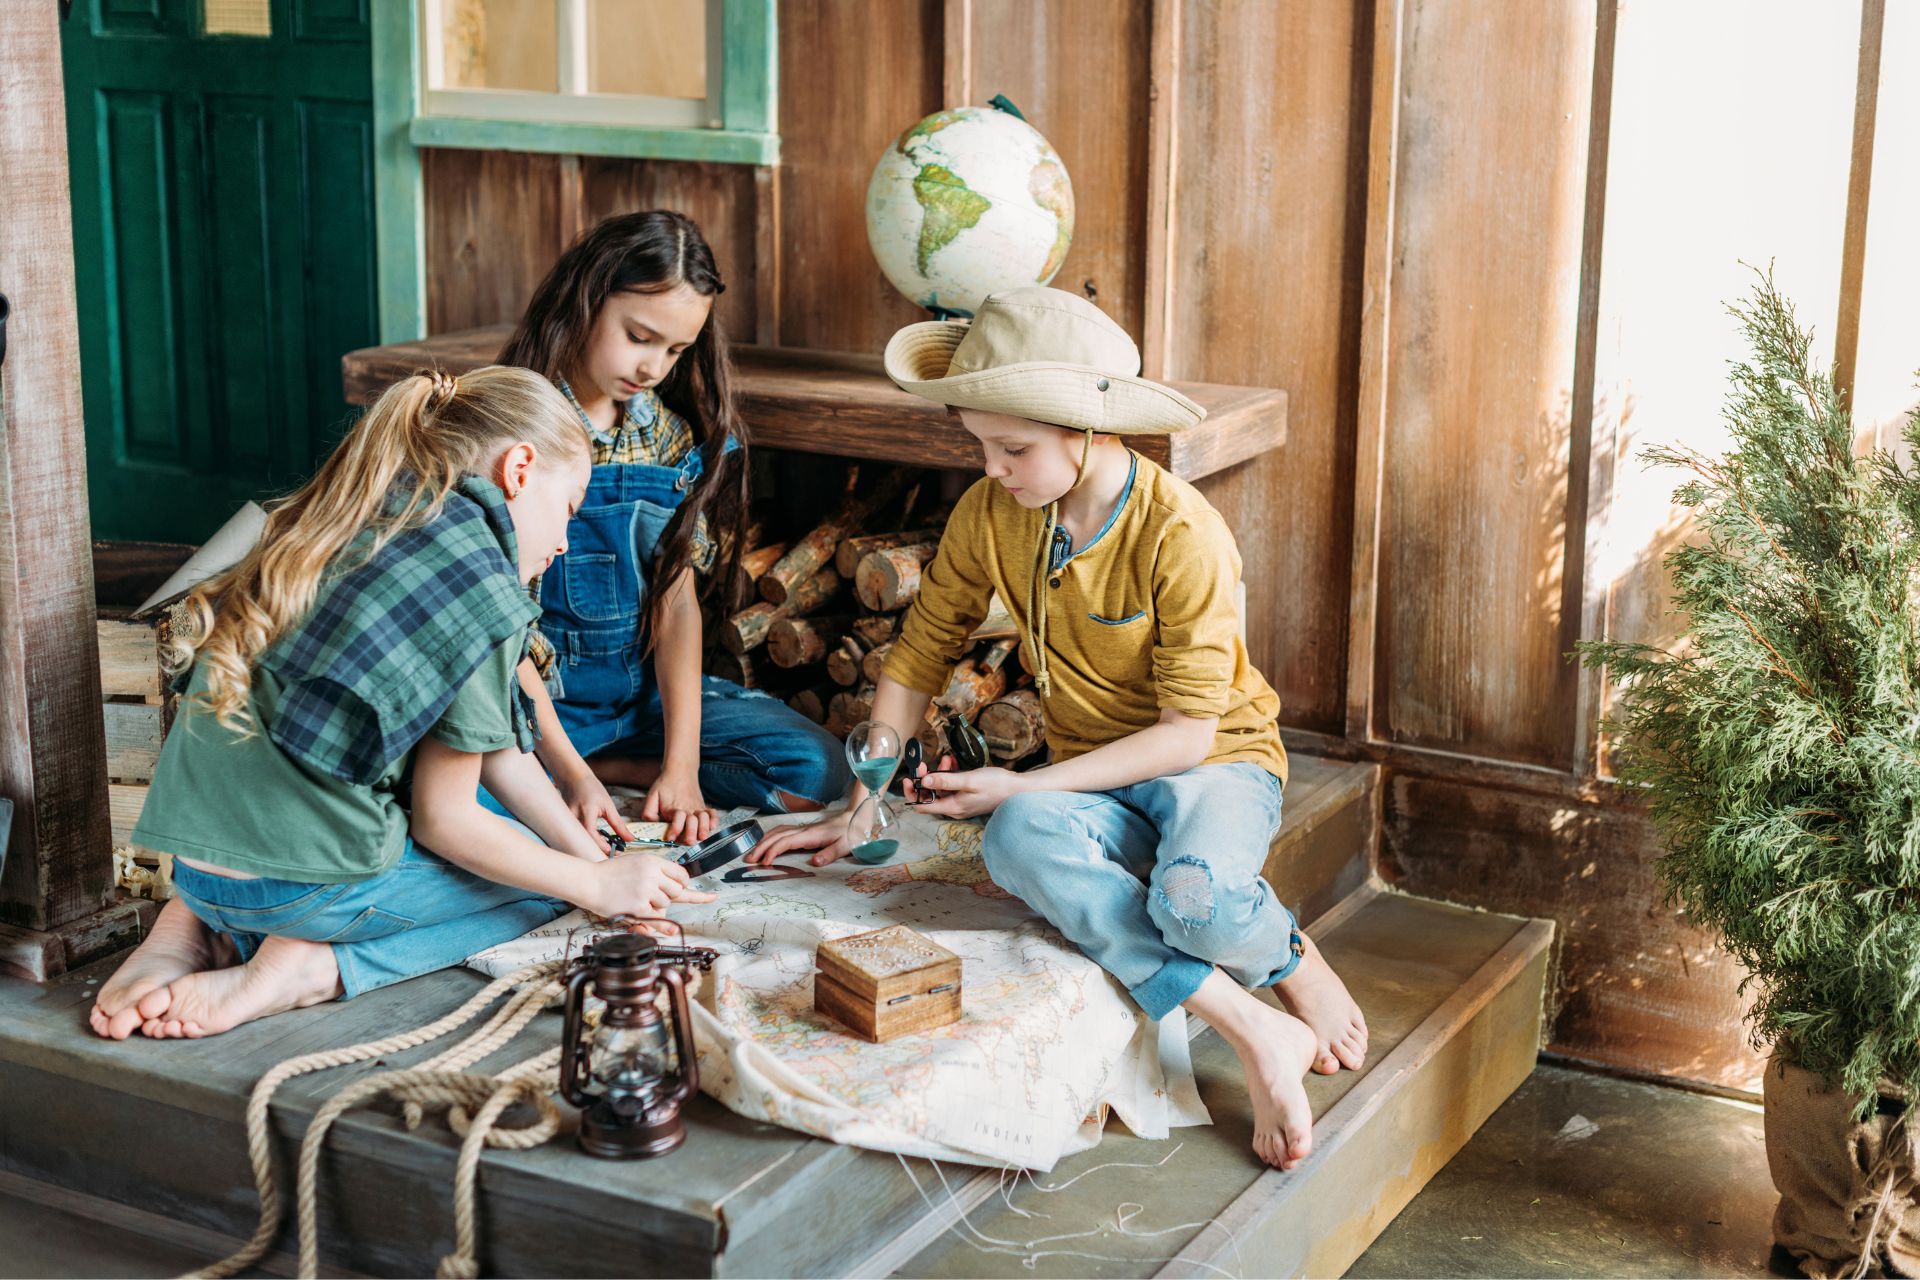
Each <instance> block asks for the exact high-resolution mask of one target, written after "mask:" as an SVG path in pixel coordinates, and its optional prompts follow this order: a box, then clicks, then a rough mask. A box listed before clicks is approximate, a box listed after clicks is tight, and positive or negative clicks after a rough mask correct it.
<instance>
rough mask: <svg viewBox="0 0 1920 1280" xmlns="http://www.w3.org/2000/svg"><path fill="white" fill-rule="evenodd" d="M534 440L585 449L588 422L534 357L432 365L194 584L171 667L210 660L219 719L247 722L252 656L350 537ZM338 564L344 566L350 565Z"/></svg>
mask: <svg viewBox="0 0 1920 1280" xmlns="http://www.w3.org/2000/svg"><path fill="white" fill-rule="evenodd" d="M517 441H526V442H527V443H529V444H531V445H533V447H534V449H535V451H536V453H537V454H538V456H539V458H540V460H541V464H542V465H552V462H553V461H556V460H560V459H569V458H572V457H574V456H577V455H579V454H581V453H584V452H585V451H586V449H587V445H588V441H587V433H586V428H585V427H584V426H583V425H582V424H581V422H580V419H579V416H578V415H577V414H575V413H574V412H573V409H572V407H571V406H570V405H568V404H567V402H566V399H565V398H564V397H563V396H562V395H561V394H560V393H559V391H557V390H555V389H554V387H553V384H552V383H550V382H548V381H547V380H546V379H545V378H543V377H541V376H540V375H538V374H536V373H533V372H532V371H531V370H527V369H509V368H502V367H500V366H497V365H495V366H489V367H487V368H484V369H478V370H475V371H474V372H472V373H466V374H461V375H460V376H459V377H457V378H456V377H454V376H453V375H451V374H448V373H445V372H442V371H439V370H434V371H430V372H422V373H416V374H414V375H412V376H411V377H407V378H402V379H401V380H400V381H399V382H396V383H395V384H394V385H393V386H391V387H389V388H387V390H386V391H385V392H384V393H382V394H381V396H380V398H379V399H378V400H377V401H375V402H374V404H373V407H372V408H370V409H368V410H367V412H366V414H365V416H363V417H362V418H361V419H360V421H359V422H357V423H355V424H354V426H353V428H352V429H351V430H349V431H348V432H347V435H346V438H345V439H343V440H342V441H341V442H340V445H339V447H338V448H336V449H335V450H334V451H333V454H332V455H331V456H330V457H328V459H327V460H326V461H325V462H324V463H322V464H321V466H320V469H319V470H318V471H316V472H315V473H314V474H313V477H312V478H311V479H309V480H308V481H307V482H306V483H305V484H304V485H302V486H300V488H299V489H297V490H295V491H294V492H293V493H292V494H290V495H288V496H287V497H285V498H283V499H280V500H279V501H277V502H274V503H272V504H270V505H269V507H268V514H267V522H266V527H265V528H264V529H263V530H262V531H261V535H260V541H259V543H258V544H257V545H255V547H254V548H253V550H252V551H251V552H249V553H248V555H247V557H246V559H244V560H242V561H241V562H240V563H239V564H237V565H235V566H234V567H233V568H232V569H230V570H228V571H227V572H226V573H224V574H221V575H219V576H218V577H216V578H213V579H212V580H210V581H208V582H205V583H203V584H201V585H200V586H199V587H197V588H195V589H194V590H193V591H192V592H191V593H190V594H189V595H188V596H187V598H186V600H185V602H184V607H185V610H186V613H187V624H186V626H184V627H181V628H177V629H176V631H175V638H174V639H173V640H172V641H171V642H170V643H169V644H168V646H167V651H166V654H165V657H166V660H167V663H168V666H169V667H170V668H171V669H172V670H174V671H182V670H185V669H186V668H187V667H188V666H190V665H192V664H193V662H194V661H195V660H196V659H198V661H200V662H201V663H202V664H204V665H205V667H206V669H207V688H206V694H205V697H204V702H203V705H204V706H205V708H206V709H207V710H209V711H211V712H212V713H213V714H214V716H215V718H216V719H217V720H218V721H219V723H220V724H221V725H223V726H224V727H226V728H228V729H230V730H233V731H235V732H243V733H244V732H248V731H249V730H250V728H251V726H250V723H249V720H250V718H249V717H248V715H247V711H246V707H247V694H248V690H249V689H250V687H251V684H252V666H253V661H254V659H255V658H256V657H258V656H259V654H260V653H261V652H262V651H263V650H265V649H266V648H267V647H268V646H269V645H271V644H272V643H273V642H274V641H275V640H276V639H278V638H279V637H280V636H281V635H283V634H285V633H286V632H287V631H288V630H289V629H291V628H292V627H293V626H295V625H296V624H297V623H298V622H299V621H300V620H301V619H302V618H304V617H305V616H306V614H307V612H308V611H309V610H310V609H312V608H313V603H314V600H315V598H316V597H317V596H318V595H319V593H320V588H321V586H322V585H323V584H324V583H325V581H326V579H327V577H328V570H329V569H330V568H331V567H333V566H334V565H335V562H336V561H338V560H339V558H340V556H341V555H342V553H343V552H345V551H346V550H347V548H348V546H349V544H351V543H353V542H354V540H355V539H356V538H358V537H359V535H360V534H361V532H362V531H363V530H368V529H371V530H372V531H373V537H372V539H371V540H370V541H368V542H367V543H365V545H364V547H363V548H362V549H361V550H359V551H357V552H356V553H355V557H354V562H355V563H362V562H364V560H365V559H366V558H368V557H371V556H372V555H373V554H374V553H375V552H376V551H378V550H379V549H380V547H381V546H383V545H384V544H385V543H386V541H387V540H388V539H389V538H391V537H392V536H393V535H394V534H395V533H398V532H400V531H401V530H402V529H406V528H411V527H414V526H417V525H421V524H425V523H426V522H427V521H429V520H431V519H433V518H434V517H435V516H437V515H438V514H439V513H440V508H441V506H442V505H443V504H444V503H445V501H446V497H447V493H448V491H450V490H451V489H452V488H453V487H454V485H456V484H457V483H459V481H460V479H461V477H462V476H465V475H467V474H469V473H472V472H476V471H478V470H480V469H481V468H482V467H484V466H485V465H486V461H487V458H488V456H489V455H490V454H491V453H492V452H493V451H494V450H496V449H499V448H503V447H505V446H506V445H508V444H512V443H515V442H517ZM352 567H353V565H351V564H342V565H340V566H339V568H340V571H342V572H344V571H345V570H346V569H350V568H352Z"/></svg>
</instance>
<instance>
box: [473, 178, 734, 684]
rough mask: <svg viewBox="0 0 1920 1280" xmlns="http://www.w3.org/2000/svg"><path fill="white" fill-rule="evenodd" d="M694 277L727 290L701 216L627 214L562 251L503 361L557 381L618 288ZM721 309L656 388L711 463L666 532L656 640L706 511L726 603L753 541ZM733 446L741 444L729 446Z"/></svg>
mask: <svg viewBox="0 0 1920 1280" xmlns="http://www.w3.org/2000/svg"><path fill="white" fill-rule="evenodd" d="M680 285H685V286H687V287H688V288H689V289H692V290H693V291H694V292H695V293H697V294H699V295H700V296H702V297H705V298H718V297H719V296H720V295H721V294H722V293H725V292H726V289H727V286H726V282H725V281H724V280H722V279H721V278H720V269H719V268H718V267H716V266H715V265H714V262H713V250H712V248H710V247H709V246H708V244H707V240H706V237H705V236H703V235H701V234H700V228H699V227H698V226H696V225H695V224H694V222H693V219H691V218H689V217H687V216H686V215H685V214H680V213H674V212H672V211H671V210H666V209H657V210H653V211H651V212H647V213H623V214H619V215H617V216H615V217H612V218H608V219H607V220H606V221H605V222H602V223H601V224H600V225H599V226H597V227H594V228H593V229H592V230H590V231H588V232H587V233H586V234H585V235H583V236H581V237H580V239H578V240H577V241H575V242H574V244H573V246H572V247H571V248H569V249H568V250H567V251H566V252H565V253H563V254H561V255H560V260H559V261H558V262H556V263H554V264H553V270H551V271H549V272H547V278H546V279H544V280H542V281H541V282H540V287H539V288H537V289H535V290H534V291H533V300H532V301H531V302H529V303H528V304H527V310H526V313H525V314H524V315H522V316H521V317H520V323H519V324H518V325H517V326H515V328H514V331H513V336H512V337H511V338H509V339H507V345H506V346H505V347H504V348H502V349H501V352H500V363H501V364H508V365H518V366H520V367H522V368H526V369H532V370H534V371H535V372H537V373H541V374H544V375H546V377H547V378H549V379H550V380H553V381H555V382H557V381H559V380H560V379H562V378H564V377H566V376H568V375H569V374H572V373H573V372H575V371H576V370H578V369H579V368H580V367H581V366H582V365H583V364H584V363H585V362H586V361H585V356H586V352H587V342H588V338H589V335H590V334H591V333H592V332H593V322H594V317H596V316H597V315H599V314H600V307H601V306H602V304H604V303H605V302H606V300H607V299H608V298H610V297H612V296H613V295H614V294H616V293H665V292H667V291H668V290H670V289H674V288H677V287H679V286H680ZM717 312H718V309H717V308H716V313H715V314H713V315H710V316H708V318H707V323H706V325H705V326H704V327H703V328H702V329H701V330H700V336H699V337H698V338H696V339H694V342H693V345H692V346H690V347H688V348H687V350H686V351H685V352H683V353H682V354H681V356H680V359H679V360H677V361H675V362H674V366H673V368H672V370H671V371H669V372H668V374H667V376H666V377H665V378H664V379H662V381H661V383H660V385H659V386H658V387H656V388H655V390H656V391H658V392H659V394H660V399H661V400H662V401H664V402H665V403H666V406H667V407H668V408H669V409H672V410H673V411H674V412H675V413H678V414H679V415H680V416H681V417H683V418H685V419H686V420H687V421H688V422H689V423H691V424H692V425H693V431H694V437H695V439H696V440H698V441H699V449H700V455H701V461H702V463H703V464H704V468H703V470H702V472H701V476H700V482H699V483H698V484H696V485H694V486H693V488H692V490H690V491H689V492H688V494H687V496H686V500H685V501H683V502H682V503H681V504H680V510H679V511H678V512H677V513H676V514H675V516H674V518H673V521H672V522H671V523H670V524H668V525H667V531H666V533H665V534H664V535H662V537H661V539H660V552H659V555H658V557H657V558H656V559H655V561H654V568H653V574H652V583H653V601H652V603H651V605H649V607H648V610H647V614H648V619H647V628H646V630H647V636H648V639H647V644H648V647H649V648H651V646H652V644H653V639H652V637H653V635H654V633H655V631H656V629H657V624H658V622H659V619H660V609H661V606H662V604H663V603H664V601H665V600H666V598H667V588H668V587H669V586H671V585H672V584H673V583H674V582H675V581H676V580H677V579H678V578H679V576H680V574H681V571H683V570H684V569H685V568H686V567H687V565H688V564H689V563H690V562H691V561H692V558H693V531H694V528H695V526H696V524H697V522H698V521H699V519H700V516H701V514H702V513H704V512H708V511H711V512H712V513H713V514H712V516H711V517H710V518H709V520H708V527H709V528H710V529H711V530H712V532H713V536H714V538H715V539H716V540H717V541H718V542H719V544H720V545H719V550H718V553H717V554H716V555H715V557H714V564H713V571H712V572H711V573H710V574H709V575H708V577H707V588H706V589H707V592H713V591H716V590H717V591H719V592H720V593H721V596H720V599H721V605H722V607H723V608H731V607H732V606H733V604H734V603H735V602H734V601H733V600H731V599H730V598H728V597H729V595H730V593H731V591H732V584H733V580H734V577H735V568H736V566H737V565H738V563H739V559H740V556H741V554H742V553H743V552H744V551H746V550H747V548H746V547H744V546H743V545H741V544H742V543H743V542H744V541H745V539H746V524H747V473H748V467H747V436H746V428H745V426H744V424H742V423H741V421H740V413H739V410H738V409H737V408H736V407H735V405H734V400H733V361H732V358H731V357H730V356H729V354H728V351H727V336H726V333H725V332H724V331H723V330H722V329H721V327H720V317H719V315H718V313H717ZM729 445H732V446H736V447H733V448H731V449H730V448H729Z"/></svg>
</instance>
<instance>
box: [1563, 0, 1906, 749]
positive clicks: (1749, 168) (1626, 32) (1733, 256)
mask: <svg viewBox="0 0 1920 1280" xmlns="http://www.w3.org/2000/svg"><path fill="white" fill-rule="evenodd" d="M1896 8H1897V6H1896ZM1846 9H1847V13H1846V17H1845V19H1844V20H1840V19H1839V18H1838V17H1837V15H1836V14H1835V13H1834V12H1832V11H1831V10H1827V9H1818V10H1816V9H1809V8H1807V7H1805V6H1801V5H1795V4H1789V3H1771V4H1763V5H1758V4H1747V3H1742V2H1741V0H1714V2H1713V3H1698V4H1691V5H1671V6H1669V5H1645V4H1634V3H1623V4H1622V5H1621V6H1620V11H1619V23H1618V29H1617V32H1616V37H1615V52H1614V62H1613V76H1614V85H1613V113H1612V122H1611V126H1610V138H1609V144H1608V162H1607V197H1606V199H1607V215H1606V217H1607V221H1606V245H1605V252H1604V257H1603V262H1602V266H1601V278H1600V300H1599V323H1598V333H1599V344H1598V351H1597V355H1596V359H1597V365H1598V368H1597V372H1596V379H1595V384H1596V385H1595V392H1594V397H1595V403H1594V411H1593V413H1594V433H1593V435H1594V451H1595V454H1596V455H1597V460H1596V464H1595V470H1594V475H1595V486H1594V492H1593V496H1592V502H1591V504H1590V509H1591V515H1590V517H1589V519H1590V532H1589V545H1590V547H1591V548H1592V549H1593V550H1592V554H1591V555H1590V557H1589V561H1588V567H1587V583H1586V590H1587V593H1588V596H1589V599H1590V600H1594V599H1597V600H1598V604H1599V607H1598V609H1597V610H1595V611H1594V612H1593V614H1592V616H1594V617H1595V618H1596V619H1597V622H1598V625H1599V626H1603V627H1604V632H1605V634H1607V635H1609V636H1612V637H1615V638H1619V639H1626V640H1644V641H1647V642H1649V643H1666V642H1670V641H1671V640H1672V639H1673V638H1674V637H1675V636H1676V635H1677V634H1678V631H1679V629H1680V627H1681V626H1682V625H1683V623H1682V621H1681V620H1680V619H1678V618H1675V617H1674V616H1672V614H1671V613H1670V612H1669V610H1670V607H1671V606H1670V604H1669V600H1670V599H1671V584H1670V582H1669V581H1668V578H1667V575H1666V573H1665V571H1664V569H1663V568H1662V567H1661V564H1660V561H1661V559H1662V558H1663V557H1664V556H1665V554H1666V553H1667V551H1668V550H1670V549H1671V548H1672V547H1673V546H1674V545H1676V544H1677V543H1678V542H1680V541H1681V540H1682V539H1683V538H1685V537H1686V536H1687V533H1688V528H1687V525H1686V523H1685V513H1684V512H1683V511H1681V510H1679V509H1676V508H1675V507H1674V506H1673V504H1672V492H1673V488H1674V483H1675V476H1674V473H1672V472H1670V471H1664V470H1649V469H1648V468H1647V467H1646V466H1645V465H1644V464H1643V462H1642V460H1641V458H1640V452H1641V450H1643V449H1644V448H1646V447H1647V446H1648V445H1652V444H1683V445H1687V446H1690V447H1693V448H1698V449H1702V450H1705V451H1707V452H1717V451H1719V450H1721V449H1723V448H1725V447H1726V444H1727V436H1726V432H1725V428H1724V426H1723V424H1722V422H1721V420H1720V410H1721V406H1722V404H1723V403H1724V401H1725V398H1726V394H1727V366H1726V362H1727V361H1728V360H1732V359H1738V358H1744V357H1745V356H1746V355H1747V354H1748V353H1747V352H1746V351H1745V350H1744V348H1743V345H1742V341H1741V339H1740V336H1739V334H1738V332H1737V331H1736V329H1735V326H1734V322H1733V320H1732V319H1731V317H1729V316H1728V315H1727V314H1726V311H1725V306H1726V304H1727V303H1729V302H1733V301H1738V300H1741V299H1743V298H1745V297H1746V296H1747V294H1748V293H1749V291H1750V290H1751V288H1752V284H1753V274H1752V272H1751V270H1749V268H1748V267H1746V266H1743V265H1742V264H1743V263H1751V264H1755V265H1757V266H1760V267H1763V268H1764V267H1765V266H1766V265H1767V264H1768V263H1770V262H1771V263H1772V264H1773V267H1774V274H1775V279H1776V281H1777V283H1778V284H1779V286H1780V288H1781V290H1782V291H1783V292H1784V293H1785V295H1786V296H1787V297H1788V298H1790V299H1792V300H1793V302H1794V303H1795V305H1796V307H1797V308H1798V311H1799V315H1800V320H1801V323H1802V324H1805V325H1812V326H1814V327H1815V329H1816V331H1817V334H1816V336H1817V338H1818V341H1819V345H1818V346H1817V347H1816V350H1821V349H1822V348H1825V349H1826V350H1829V351H1830V350H1831V348H1830V347H1827V346H1826V344H1827V342H1828V341H1829V340H1830V335H1831V333H1832V329H1831V317H1833V316H1834V315H1835V314H1836V313H1837V310H1838V307H1839V297H1840V272H1841V262H1842V245H1843V243H1844V238H1845V235H1844V228H1845V220H1846V197H1847V183H1848V168H1849V158H1850V150H1851V148H1850V145H1849V142H1850V139H1851V137H1852V133H1853V119H1854V105H1855V97H1856V93H1855V90H1856V77H1857V73H1858V67H1859V47H1858V41H1859V34H1860V28H1859V7H1858V4H1857V3H1856V4H1851V5H1848V6H1846ZM1703 139H1706V140H1711V142H1710V145H1703V141H1702V140H1703ZM1782 156H1791V157H1793V162H1792V164H1791V165H1790V166H1785V167H1783V166H1782V163H1781V157H1782ZM1878 181H1879V179H1878V177H1876V186H1877V185H1878ZM1895 234H1900V233H1898V232H1896V233H1895ZM1907 310H1908V311H1910V308H1908V309H1907ZM1901 325H1902V329H1903V331H1904V332H1905V333H1907V334H1911V332H1912V326H1911V321H1910V318H1908V317H1907V316H1902V318H1901ZM1905 345H1906V346H1907V347H1908V350H1907V352H1906V353H1904V357H1903V358H1906V359H1908V360H1909V362H1910V364H1909V366H1908V367H1911V362H1913V361H1914V360H1915V357H1914V356H1913V354H1912V344H1911V342H1910V341H1909V342H1907V343H1906V344H1905ZM1594 525H1597V528H1594V527H1592V526H1594ZM1590 609H1592V606H1590ZM1590 625H1593V624H1590ZM1597 700H1598V704H1599V705H1598V708H1597V709H1598V710H1599V711H1600V712H1601V713H1602V714H1605V713H1607V712H1608V711H1610V710H1612V690H1611V689H1610V688H1607V687H1604V686H1603V687H1601V688H1600V690H1599V691H1598V697H1597ZM1598 759H1599V764H1600V767H1601V770H1602V771H1603V772H1605V771H1606V770H1607V768H1608V763H1607V750H1606V745H1605V744H1604V743H1602V744H1601V746H1600V751H1599V756H1598Z"/></svg>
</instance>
